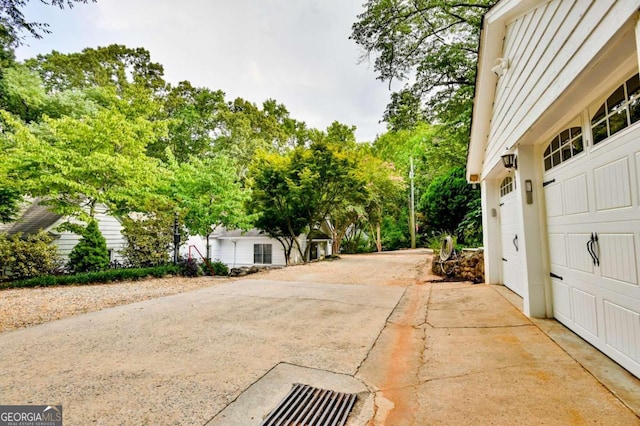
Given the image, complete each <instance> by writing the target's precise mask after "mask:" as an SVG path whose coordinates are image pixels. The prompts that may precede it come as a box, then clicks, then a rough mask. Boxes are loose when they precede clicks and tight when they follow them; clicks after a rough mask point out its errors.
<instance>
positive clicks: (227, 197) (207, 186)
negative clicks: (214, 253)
mask: <svg viewBox="0 0 640 426" xmlns="http://www.w3.org/2000/svg"><path fill="white" fill-rule="evenodd" d="M170 170H171V171H172V172H173V177H172V180H171V181H170V185H169V187H168V188H167V189H166V191H167V193H169V194H170V196H171V198H172V199H173V200H175V201H177V208H178V209H179V211H180V212H181V216H182V218H183V221H184V225H185V227H186V228H187V229H188V230H189V232H190V233H191V234H192V235H202V236H204V237H208V236H209V235H211V233H213V231H214V230H215V229H216V228H218V227H225V228H227V229H236V228H240V229H249V228H250V227H251V221H252V217H251V216H250V215H247V214H246V212H245V209H244V204H245V202H246V201H247V200H248V198H249V192H248V191H247V190H246V189H245V188H243V187H242V185H241V183H240V181H239V178H238V173H237V170H236V168H235V167H234V165H233V163H232V161H231V160H230V159H229V158H227V157H226V156H223V155H216V156H214V157H205V158H196V157H189V161H188V162H186V163H180V164H178V163H177V161H175V159H173V158H170ZM209 255H210V247H209V242H208V239H207V253H206V257H207V258H209V257H210V256H209Z"/></svg>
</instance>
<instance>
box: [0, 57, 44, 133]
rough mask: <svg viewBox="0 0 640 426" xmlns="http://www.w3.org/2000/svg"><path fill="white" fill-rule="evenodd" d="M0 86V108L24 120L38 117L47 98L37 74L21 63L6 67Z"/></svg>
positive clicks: (29, 120) (32, 119) (33, 119)
mask: <svg viewBox="0 0 640 426" xmlns="http://www.w3.org/2000/svg"><path fill="white" fill-rule="evenodd" d="M0 87H1V89H0V108H2V109H4V110H6V111H9V112H11V113H12V114H14V115H17V116H18V117H20V118H21V119H22V120H24V121H26V122H32V121H36V120H38V119H39V118H40V115H41V112H42V109H43V107H44V105H45V102H46V100H47V98H46V94H45V91H44V89H43V87H42V80H41V79H40V77H39V76H38V74H36V73H35V72H33V71H30V70H29V69H27V68H26V67H24V66H22V65H16V66H13V67H9V68H6V69H4V70H3V71H2V80H0Z"/></svg>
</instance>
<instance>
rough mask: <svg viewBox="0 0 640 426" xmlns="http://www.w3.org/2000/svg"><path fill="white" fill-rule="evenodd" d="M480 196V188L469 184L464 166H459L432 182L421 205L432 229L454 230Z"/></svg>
mask: <svg viewBox="0 0 640 426" xmlns="http://www.w3.org/2000/svg"><path fill="white" fill-rule="evenodd" d="M479 197H480V190H478V189H473V188H472V187H471V186H470V185H468V184H467V180H466V178H465V170H464V168H462V167H457V168H454V169H452V170H451V171H450V172H449V173H448V174H445V175H441V176H439V177H437V178H436V179H434V180H433V182H431V184H430V185H429V187H428V188H427V192H426V193H425V194H424V196H423V197H422V200H421V205H422V207H423V209H424V211H425V216H426V221H427V223H428V225H429V227H430V229H431V230H432V231H436V232H437V231H447V232H454V231H455V230H456V229H457V228H458V226H459V225H460V223H461V222H462V220H463V219H464V218H465V216H466V215H467V213H468V211H469V209H470V208H472V209H473V208H474V204H473V203H472V202H473V201H474V200H476V199H478V198H479Z"/></svg>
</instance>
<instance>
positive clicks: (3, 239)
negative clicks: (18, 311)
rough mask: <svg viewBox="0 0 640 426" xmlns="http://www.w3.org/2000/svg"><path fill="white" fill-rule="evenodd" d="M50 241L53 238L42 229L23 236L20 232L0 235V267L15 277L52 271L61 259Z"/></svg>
mask: <svg viewBox="0 0 640 426" xmlns="http://www.w3.org/2000/svg"><path fill="white" fill-rule="evenodd" d="M52 242H53V238H52V237H51V236H50V235H49V234H47V233H46V232H44V231H40V232H38V233H37V234H29V235H27V236H26V237H25V238H22V235H21V234H15V235H13V236H12V237H7V236H6V235H4V234H2V235H0V269H3V270H5V271H7V272H8V273H10V275H11V277H12V278H16V279H23V278H29V277H36V276H38V275H46V274H52V273H54V271H56V270H57V269H59V268H60V266H61V265H62V260H61V258H60V255H59V254H58V248H57V247H56V246H55V245H53V244H52Z"/></svg>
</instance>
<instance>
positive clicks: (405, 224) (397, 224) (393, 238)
mask: <svg viewBox="0 0 640 426" xmlns="http://www.w3.org/2000/svg"><path fill="white" fill-rule="evenodd" d="M381 228H382V229H381V231H380V232H381V234H382V247H383V249H384V250H398V249H401V248H407V247H409V246H410V244H411V235H410V234H409V209H408V208H403V209H401V210H400V212H399V214H397V215H387V216H385V217H384V218H383V220H382V225H381Z"/></svg>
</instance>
